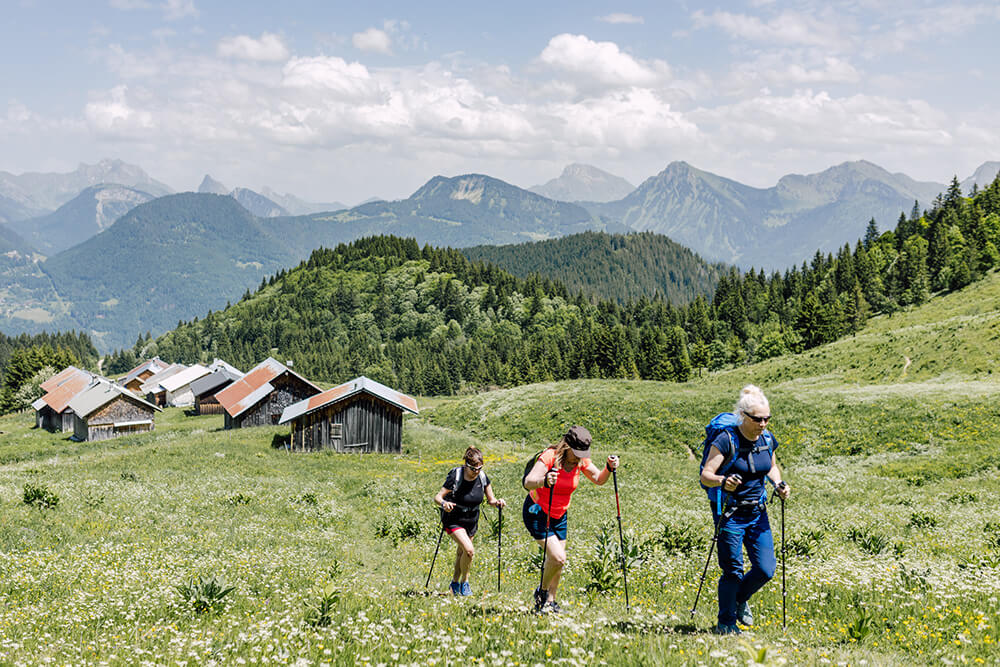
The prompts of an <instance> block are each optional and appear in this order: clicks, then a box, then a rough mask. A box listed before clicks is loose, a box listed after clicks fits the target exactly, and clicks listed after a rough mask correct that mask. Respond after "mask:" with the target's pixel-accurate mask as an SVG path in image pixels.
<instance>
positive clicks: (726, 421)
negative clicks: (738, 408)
mask: <svg viewBox="0 0 1000 667" xmlns="http://www.w3.org/2000/svg"><path fill="white" fill-rule="evenodd" d="M738 424H739V419H738V418H737V417H736V415H735V414H733V413H732V412H720V413H719V414H717V415H715V416H714V417H712V421H710V422H708V424H707V425H706V426H705V440H704V441H703V442H702V443H701V449H702V451H701V464H700V465H699V466H698V476H699V480H698V484H699V485H700V486H701V488H703V489H704V490H705V493H707V494H708V499H709V500H710V501H711V502H712V503H713V505H714V507H716V508H717V509H718V511H721V507H722V494H723V490H722V486H705V485H704V484H702V483H701V479H700V477H701V471H702V470H704V469H705V461H707V460H708V454H709V450H710V449H711V448H712V443H713V442H714V441H715V439H716V438H717V437H719V435H720V434H721V433H723V432H725V433H726V434H728V435H729V447H728V448H727V450H726V451H723V452H722V455H723V457H725V458H724V459H723V461H722V465H720V466H719V469H718V470H716V472H717V473H718V474H720V475H722V476H723V477H725V476H726V475H727V474H728V473H729V469H730V468H731V467H732V465H733V462H734V461H735V460H736V449H737V447H738V444H737V443H739V437H738V436H737V435H736V427H737V425H738ZM763 435H764V443H765V446H766V447H767V450H768V451H769V452H770V451H773V450H774V441H773V440H772V438H773V436H772V435H771V432H770V431H767V430H765V431H764V433H763ZM765 493H766V492H765ZM765 499H766V497H765Z"/></svg>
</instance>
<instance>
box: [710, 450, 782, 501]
mask: <svg viewBox="0 0 1000 667" xmlns="http://www.w3.org/2000/svg"><path fill="white" fill-rule="evenodd" d="M725 460H726V457H725V456H724V455H723V454H722V452H721V451H719V448H718V447H716V446H715V445H712V447H711V449H710V450H709V452H708V458H707V459H706V460H705V466H704V467H703V468H702V469H701V483H702V484H704V485H705V486H707V487H709V488H712V487H716V486H722V487H723V488H724V489H725V490H726V491H730V492H731V491H735V490H736V489H737V487H739V485H740V482H739V481H737V480H739V476H737V475H729V476H727V477H723V476H722V475H720V474H719V472H718V470H719V466H721V465H722V462H723V461H725ZM772 470H773V468H772Z"/></svg>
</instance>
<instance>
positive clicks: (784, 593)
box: [778, 481, 788, 629]
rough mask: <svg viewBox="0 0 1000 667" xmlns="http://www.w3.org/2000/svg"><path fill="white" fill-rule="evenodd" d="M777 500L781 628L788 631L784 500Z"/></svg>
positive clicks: (783, 485)
mask: <svg viewBox="0 0 1000 667" xmlns="http://www.w3.org/2000/svg"><path fill="white" fill-rule="evenodd" d="M784 487H785V482H784V481H782V482H781V484H779V485H778V488H779V489H781V488H784ZM778 498H779V499H780V500H781V627H782V628H783V629H788V621H787V620H786V618H785V597H786V596H787V595H788V589H787V588H785V499H784V498H782V497H781V496H780V495H779V496H778Z"/></svg>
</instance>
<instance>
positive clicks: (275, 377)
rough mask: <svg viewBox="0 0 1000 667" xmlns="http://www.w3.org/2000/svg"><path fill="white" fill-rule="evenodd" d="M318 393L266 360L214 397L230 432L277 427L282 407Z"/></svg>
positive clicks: (291, 374) (310, 385)
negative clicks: (270, 426) (242, 429)
mask: <svg viewBox="0 0 1000 667" xmlns="http://www.w3.org/2000/svg"><path fill="white" fill-rule="evenodd" d="M318 393H320V388H319V387H317V386H316V385H314V384H313V383H312V382H309V380H306V379H305V378H304V377H302V376H301V375H299V374H298V373H296V372H294V371H293V370H292V369H290V368H288V367H287V366H285V365H284V364H283V363H281V362H280V361H276V360H274V359H272V358H270V357H268V358H267V359H265V360H264V361H262V362H260V363H259V364H257V366H255V367H254V368H253V369H252V370H251V371H250V372H249V373H247V374H246V375H245V376H243V377H242V378H240V379H239V380H238V381H236V382H234V383H232V384H231V385H229V386H228V387H226V388H225V389H223V390H222V391H220V392H218V393H217V394H216V395H215V398H216V399H217V400H218V401H219V404H220V405H221V406H222V409H223V410H224V411H225V412H224V415H225V427H226V428H227V429H230V428H245V427H247V426H269V425H273V424H277V423H278V419H280V418H281V413H282V411H283V410H284V409H285V408H287V407H288V406H289V405H292V404H293V403H298V402H299V401H301V400H302V399H305V398H309V397H310V396H315V395H316V394H318Z"/></svg>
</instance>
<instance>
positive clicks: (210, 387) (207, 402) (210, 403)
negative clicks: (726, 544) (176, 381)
mask: <svg viewBox="0 0 1000 667" xmlns="http://www.w3.org/2000/svg"><path fill="white" fill-rule="evenodd" d="M234 370H235V369H233V370H229V369H228V368H220V369H218V370H216V371H215V372H213V373H211V374H209V375H205V376H204V377H200V378H198V379H197V380H195V381H194V382H192V383H191V393H192V394H194V413H195V414H196V415H221V414H222V413H223V412H224V410H223V409H222V405H221V404H220V403H219V399H217V398H216V397H215V395H216V394H218V393H219V392H220V391H222V390H223V389H225V388H226V387H228V386H229V385H231V384H232V383H234V382H236V381H237V380H239V379H240V378H242V377H243V373H240V372H239V371H236V372H233V371H234Z"/></svg>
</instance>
